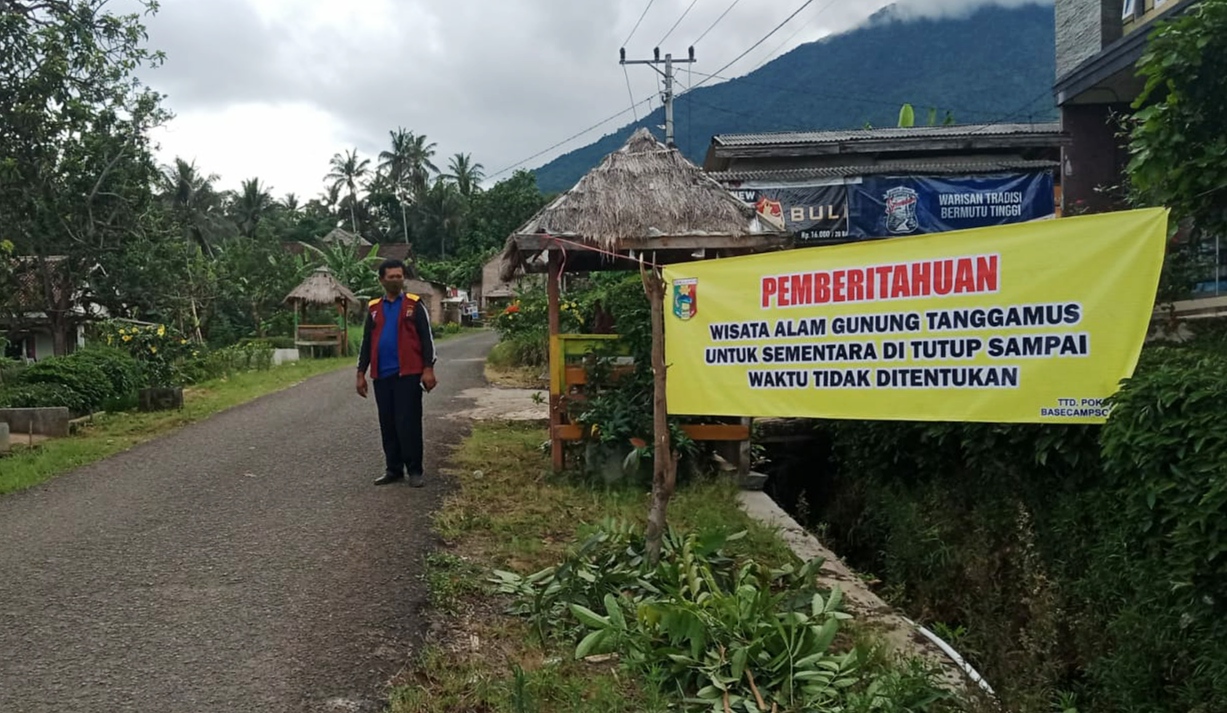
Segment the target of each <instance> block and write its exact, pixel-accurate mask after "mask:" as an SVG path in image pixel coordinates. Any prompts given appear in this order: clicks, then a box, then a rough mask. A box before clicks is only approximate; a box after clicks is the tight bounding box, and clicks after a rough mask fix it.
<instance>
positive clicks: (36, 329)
mask: <svg viewBox="0 0 1227 713" xmlns="http://www.w3.org/2000/svg"><path fill="white" fill-rule="evenodd" d="M67 265H68V262H67V259H66V258H64V257H63V256H48V257H44V258H37V257H33V256H26V257H18V258H17V259H16V261H15V266H14V271H13V281H14V283H15V288H16V289H15V294H14V295H12V298H11V299H7V300H0V336H3V337H4V339H5V347H4V354H3V356H5V357H8V358H11V359H21V360H23V361H29V362H34V361H41V360H43V359H46V358H48V357H52V356H55V342H56V340H55V321H56V320H53V319H52V317H53V315H54V314H55V312H54V311H53V310H51V309H48V306H49V305H48V302H49V301H50V303H51V305H60V306H63V305H68V309H67V310H65V311H63V312H62V315H61V318H62V324H63V328H64V329H65V334H64V351H65V353H72V352H73V351H75V350H76V349H77V348H79V347H83V346H85V325H86V323H87V322H88V321H89V320H90V319H91V318H96V317H100V316H103V315H102V314H101V312H100V311H99V308H97V307H94V308H91V307H89V306H88V305H85V304H83V303H82V301H81V292H80V290H77V289H75V288H73V287H72V285H73V282H74V278H72V277H71V276H70V275H69V274H68V272H67V269H66V268H67ZM47 279H50V280H51V282H52V284H51V286H50V287H51V291H52V292H51V295H50V300H48V295H47V292H46V287H45V282H46V280H47ZM91 310H92V311H91Z"/></svg>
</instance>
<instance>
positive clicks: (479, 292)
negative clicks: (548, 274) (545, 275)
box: [469, 255, 544, 318]
mask: <svg viewBox="0 0 1227 713" xmlns="http://www.w3.org/2000/svg"><path fill="white" fill-rule="evenodd" d="M505 267H506V265H505V260H504V258H503V256H502V255H495V256H494V257H492V258H490V260H488V261H487V262H486V264H485V265H483V266H482V268H481V278H480V280H479V281H478V282H475V283H473V284H472V285H470V287H469V294H470V295H471V296H472V300H473V301H474V302H476V303H477V311H478V313H479V314H481V315H485V316H486V317H487V318H489V316H490V315H491V314H492V313H494V312H497V311H499V310H502V309H503V308H504V307H506V306H507V305H509V304H511V303H512V302H513V301H515V299H516V293H517V292H518V291H519V290H520V289H521V287H523V286H526V285H528V284H530V283H534V284H539V285H540V286H544V282H543V281H542V279H541V276H540V275H536V274H531V275H523V274H521V275H519V276H517V277H516V278H515V279H514V280H512V281H505V280H503V277H502V273H503V271H504V268H505Z"/></svg>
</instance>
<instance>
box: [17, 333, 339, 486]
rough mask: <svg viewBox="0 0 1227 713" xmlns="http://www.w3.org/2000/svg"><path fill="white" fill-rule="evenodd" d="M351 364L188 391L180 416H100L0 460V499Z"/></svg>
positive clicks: (309, 365) (322, 364) (314, 364)
mask: <svg viewBox="0 0 1227 713" xmlns="http://www.w3.org/2000/svg"><path fill="white" fill-rule="evenodd" d="M353 363H354V360H353V358H352V357H342V358H339V359H338V358H332V359H305V360H302V361H298V362H292V363H289V364H284V365H282V366H278V367H273V368H272V369H269V370H267V371H253V372H247V373H243V374H236V375H234V376H231V377H229V378H225V379H217V380H214V381H207V382H204V383H201V384H199V385H196V386H193V387H191V388H189V389H187V390H185V392H184V398H183V401H184V403H183V410H181V411H163V412H157V413H137V412H124V413H117V414H103V415H101V416H98V417H97V418H95V419H94V422H93V424H92V425H90V426H89V427H87V428H86V429H85V430H84V432H82V433H80V434H79V435H76V436H73V437H70V438H60V439H53V440H50V441H46V442H44V443H43V444H42V445H40V446H37V447H35V448H34V449H24V448H20V447H19V448H18V450H17V452H15V453H14V454H13V455H11V456H9V457H7V458H4V459H0V495H3V494H6V493H12V492H16V491H19V490H24V489H26V488H31V487H34V486H36V485H38V484H40V483H43V482H46V481H47V480H49V479H51V478H54V477H55V476H57V475H61V474H63V473H66V472H68V471H70V470H73V469H75V468H79V467H81V466H84V465H88V464H90V463H93V462H95V461H98V460H101V459H103V458H106V457H108V456H111V455H114V454H116V453H120V452H122V451H125V450H128V449H129V448H132V447H133V446H135V445H137V444H139V443H143V442H145V441H148V440H150V439H152V438H156V437H157V436H159V435H162V434H164V433H167V432H169V431H172V430H174V429H177V428H180V427H182V426H185V425H187V424H190V423H195V422H197V421H200V420H203V419H205V418H208V417H209V416H212V415H213V414H216V413H218V412H219V411H224V410H226V409H228V408H231V407H233V406H237V405H239V404H242V403H245V402H247V401H251V400H252V399H255V398H257V397H260V396H263V395H265V394H269V393H272V392H274V391H280V390H282V389H285V388H287V387H290V386H293V385H294V384H297V383H299V382H301V381H302V380H304V379H307V378H309V377H312V376H316V375H318V374H323V373H325V372H329V371H334V370H336V369H340V368H342V367H346V366H348V367H351V368H352V366H353ZM13 441H14V444H15V445H17V446H20V442H21V439H20V436H18V435H14V436H13Z"/></svg>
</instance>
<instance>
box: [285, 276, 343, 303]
mask: <svg viewBox="0 0 1227 713" xmlns="http://www.w3.org/2000/svg"><path fill="white" fill-rule="evenodd" d="M285 301H286V303H288V304H292V305H295V306H298V305H320V306H328V305H342V306H343V307H344V308H350V307H352V306H354V305H357V304H358V297H357V296H356V295H354V293H353V292H352V291H350V289H349V288H348V287H346V286H345V285H343V284H341V282H340V281H339V280H337V278H336V277H334V276H333V274H332V271H331V270H329V269H328V268H326V267H317V268H315V270H314V271H313V272H312V273H311V274H310V275H307V279H305V280H303V281H302V283H301V284H299V285H298V287H295V288H294V290H293V291H292V292H290V294H289V295H287V296H286V298H285Z"/></svg>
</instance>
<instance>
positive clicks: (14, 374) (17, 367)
mask: <svg viewBox="0 0 1227 713" xmlns="http://www.w3.org/2000/svg"><path fill="white" fill-rule="evenodd" d="M25 370H26V364H25V362H23V361H18V360H16V359H5V358H3V357H0V388H4V386H5V385H6V384H13V383H16V382H17V380H18V379H19V378H20V377H21V372H23V371H25Z"/></svg>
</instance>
